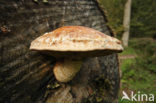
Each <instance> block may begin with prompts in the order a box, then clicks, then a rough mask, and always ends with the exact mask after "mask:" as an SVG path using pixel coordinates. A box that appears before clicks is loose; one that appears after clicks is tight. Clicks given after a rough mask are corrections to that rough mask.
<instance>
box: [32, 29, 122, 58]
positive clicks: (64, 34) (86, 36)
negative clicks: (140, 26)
mask: <svg viewBox="0 0 156 103" xmlns="http://www.w3.org/2000/svg"><path fill="white" fill-rule="evenodd" d="M30 49H31V50H37V51H43V52H47V53H49V54H50V55H52V56H54V57H56V58H83V57H95V56H105V55H109V54H112V53H118V52H121V51H122V50H123V48H122V45H121V42H120V41H119V40H118V39H116V38H113V37H111V36H108V35H106V34H104V33H101V32H99V31H97V30H94V29H91V28H88V27H83V26H64V27H61V28H58V29H56V30H54V31H52V32H49V33H45V34H44V35H42V36H40V37H38V38H36V39H35V40H34V41H32V43H31V46H30Z"/></svg>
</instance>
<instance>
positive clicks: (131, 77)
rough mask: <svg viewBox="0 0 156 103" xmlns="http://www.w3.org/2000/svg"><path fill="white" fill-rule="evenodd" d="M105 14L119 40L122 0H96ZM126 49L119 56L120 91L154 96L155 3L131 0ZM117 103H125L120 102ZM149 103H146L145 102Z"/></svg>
mask: <svg viewBox="0 0 156 103" xmlns="http://www.w3.org/2000/svg"><path fill="white" fill-rule="evenodd" d="M99 2H100V4H101V6H102V7H103V8H104V9H105V10H106V11H107V13H106V14H107V18H108V20H109V23H108V25H110V26H111V28H113V30H114V31H115V33H116V34H117V37H118V38H119V39H120V38H121V37H122V33H123V25H122V23H123V22H122V21H123V13H124V4H125V2H126V0H99ZM130 24H131V26H130V27H131V29H130V40H129V46H128V47H126V48H125V50H124V52H123V53H121V54H119V58H120V69H121V71H122V73H121V74H122V76H121V91H120V96H122V91H123V90H124V91H126V93H129V94H130V92H131V91H134V92H138V91H140V92H141V93H146V94H148V93H153V94H155V96H156V0H132V7H131V23H130ZM119 103H129V101H121V98H119ZM148 103H149V102H148Z"/></svg>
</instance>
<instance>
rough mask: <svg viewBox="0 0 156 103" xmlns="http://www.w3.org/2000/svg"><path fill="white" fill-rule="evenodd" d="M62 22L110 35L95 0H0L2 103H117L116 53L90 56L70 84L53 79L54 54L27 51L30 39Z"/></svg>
mask: <svg viewBox="0 0 156 103" xmlns="http://www.w3.org/2000/svg"><path fill="white" fill-rule="evenodd" d="M64 25H83V26H88V27H91V28H94V29H97V30H99V31H101V32H104V33H106V34H108V35H111V36H113V34H112V32H111V30H110V29H109V27H108V26H107V25H106V18H105V15H104V14H103V12H102V11H101V9H100V8H99V6H98V3H97V2H96V1H94V0H48V3H44V2H42V0H38V2H37V3H36V2H33V0H21V1H20V0H18V1H17V0H11V1H10V0H1V1H0V88H1V89H0V102H1V103H117V101H118V91H119V82H120V78H119V67H118V58H117V55H116V54H112V55H109V56H104V57H98V58H90V59H89V58H88V59H86V60H85V61H84V62H83V66H82V67H81V70H80V72H79V73H78V74H77V75H76V77H75V78H74V79H73V80H72V81H71V82H69V83H59V82H57V81H56V80H55V77H54V75H53V72H52V69H53V65H55V59H54V58H53V57H50V56H47V55H44V54H40V53H38V52H36V51H30V50H29V46H30V43H31V41H32V40H34V39H35V38H36V37H38V36H40V35H42V34H43V33H45V32H49V31H52V30H54V29H56V28H58V27H61V26H64Z"/></svg>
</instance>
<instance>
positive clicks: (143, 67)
mask: <svg viewBox="0 0 156 103" xmlns="http://www.w3.org/2000/svg"><path fill="white" fill-rule="evenodd" d="M119 61H120V70H121V89H120V97H119V103H154V102H150V101H149V99H151V98H150V97H151V95H150V94H153V95H155V98H154V99H155V101H156V40H154V39H152V38H133V39H131V40H130V41H129V47H127V48H125V50H124V51H123V52H122V53H120V54H119ZM123 91H124V92H125V93H127V94H128V96H129V97H130V99H131V95H132V92H133V93H134V94H136V99H137V102H134V101H132V100H126V99H123V100H121V99H122V96H123ZM142 94H147V97H145V96H144V97H143V98H142V97H141V95H142ZM139 99H140V101H139ZM141 99H143V101H141ZM146 99H147V100H146Z"/></svg>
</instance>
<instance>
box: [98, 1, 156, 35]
mask: <svg viewBox="0 0 156 103" xmlns="http://www.w3.org/2000/svg"><path fill="white" fill-rule="evenodd" d="M126 1H127V0H99V2H100V4H101V6H102V7H103V8H104V10H106V11H107V13H106V15H107V16H108V17H107V19H108V20H109V23H108V25H110V26H111V28H113V30H114V31H115V33H116V34H118V36H119V37H121V36H122V33H123V26H122V22H123V13H124V5H125V2H126ZM154 35H155V36H156V0H132V9H131V29H130V36H131V37H153V36H154Z"/></svg>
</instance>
